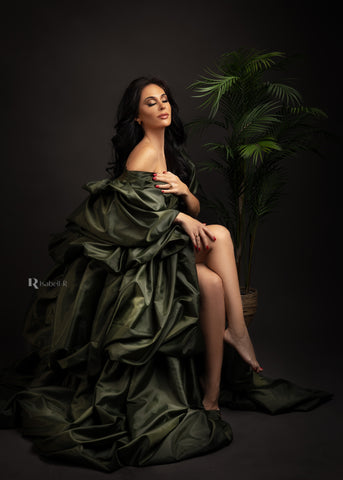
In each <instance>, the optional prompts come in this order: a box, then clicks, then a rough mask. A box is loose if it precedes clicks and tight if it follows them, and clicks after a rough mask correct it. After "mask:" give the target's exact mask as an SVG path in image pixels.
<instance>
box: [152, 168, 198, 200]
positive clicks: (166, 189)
mask: <svg viewBox="0 0 343 480" xmlns="http://www.w3.org/2000/svg"><path fill="white" fill-rule="evenodd" d="M152 179H153V180H154V181H155V182H163V183H162V184H158V185H155V187H156V188H159V189H160V190H161V192H162V193H173V194H174V195H188V194H189V193H190V192H189V189H188V187H187V185H186V184H185V183H183V182H181V180H180V179H179V177H178V176H177V175H174V173H171V172H163V173H155V174H154V175H153V177H152Z"/></svg>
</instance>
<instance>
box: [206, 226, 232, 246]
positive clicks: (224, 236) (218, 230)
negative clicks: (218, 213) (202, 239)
mask: <svg viewBox="0 0 343 480" xmlns="http://www.w3.org/2000/svg"><path fill="white" fill-rule="evenodd" d="M209 227H210V228H211V232H212V233H213V235H214V236H215V237H216V239H217V240H219V241H220V240H226V241H228V242H230V243H232V239H231V234H230V231H229V230H228V229H227V228H226V227H224V226H223V225H210V226H209Z"/></svg>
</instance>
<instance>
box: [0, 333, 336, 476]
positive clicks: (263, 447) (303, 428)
mask: <svg viewBox="0 0 343 480" xmlns="http://www.w3.org/2000/svg"><path fill="white" fill-rule="evenodd" d="M255 344H256V345H257V347H260V348H261V350H262V346H263V340H261V339H259V338H258V337H257V338H256V339H255ZM283 345H284V344H283ZM314 347H316V345H315V346H313V345H312V347H310V346H308V347H307V349H306V351H304V350H302V349H299V348H293V351H292V362H291V363H289V362H284V363H282V361H280V360H279V361H278V363H276V362H275V358H277V357H278V358H285V356H284V355H283V349H284V348H285V347H284V346H281V345H279V346H277V345H276V346H275V347H274V351H272V350H271V348H270V347H269V350H268V352H266V351H265V350H264V351H265V353H264V357H263V365H264V366H265V370H264V373H266V371H268V375H267V373H266V376H271V377H274V378H275V377H283V378H288V379H289V380H292V381H294V382H295V383H298V384H301V385H303V386H310V387H314V388H321V389H325V390H328V391H331V392H334V393H335V395H334V398H333V399H332V400H331V401H330V402H328V403H326V404H324V405H322V406H321V407H319V408H317V409H315V410H313V411H311V412H306V413H300V412H296V413H288V414H283V415H277V416H270V415H266V414H262V413H256V412H238V411H231V410H228V409H224V411H223V416H224V419H225V420H227V421H228V422H229V423H230V424H231V426H232V429H233V432H234V441H233V443H232V444H231V445H230V446H228V447H226V448H224V449H222V450H220V451H217V452H215V453H213V454H210V455H206V456H203V457H198V458H192V459H190V460H186V461H183V462H180V463H177V464H170V465H158V466H154V467H144V468H134V467H127V468H123V469H121V470H119V471H117V472H114V473H110V474H108V473H101V472H98V471H94V470H89V469H85V468H80V467H71V466H65V465H61V464H51V463H47V462H45V461H43V460H41V459H40V458H39V457H38V456H37V455H36V454H34V453H33V451H32V447H31V443H30V442H29V441H28V440H26V439H24V438H22V437H21V436H20V434H19V433H18V432H16V431H13V430H3V431H0V446H1V449H0V456H1V460H0V471H1V478H3V479H4V480H19V479H20V480H21V479H25V480H41V479H44V480H59V479H61V480H79V479H82V480H96V479H101V478H104V479H105V478H115V479H118V480H119V479H122V480H136V479H137V480H145V479H146V480H148V479H149V480H159V479H163V480H174V479H177V480H184V479H185V480H202V479H209V480H236V479H237V480H250V479H254V480H341V479H342V478H343V454H342V434H343V428H342V427H343V421H342V420H343V418H342V417H343V415H342V400H343V395H342V394H343V392H342V382H341V378H342V374H341V362H338V361H337V352H335V348H333V351H332V356H331V358H330V355H329V354H328V353H327V350H326V348H327V346H326V348H325V352H326V353H325V356H323V355H321V352H320V351H318V348H316V350H317V358H314V355H313V352H312V351H311V348H314ZM338 356H339V354H338ZM310 359H312V360H310ZM334 359H336V360H334ZM267 365H269V367H266V366H267ZM310 365H312V367H313V366H314V365H316V367H315V368H309V366H310Z"/></svg>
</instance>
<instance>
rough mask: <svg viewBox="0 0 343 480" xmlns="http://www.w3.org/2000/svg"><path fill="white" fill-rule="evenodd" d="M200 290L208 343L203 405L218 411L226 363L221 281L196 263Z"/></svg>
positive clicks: (203, 328)
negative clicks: (223, 367) (224, 363)
mask: <svg viewBox="0 0 343 480" xmlns="http://www.w3.org/2000/svg"><path fill="white" fill-rule="evenodd" d="M196 267H197V274H198V280H199V287H200V299H201V300H200V302H201V303H200V325H201V329H202V332H203V335H204V340H205V375H204V377H203V378H202V387H203V390H204V398H203V405H204V408H205V409H206V410H217V409H219V406H218V398H219V389H220V374H221V368H222V362H223V348H224V343H223V335H224V330H225V302H224V291H223V283H222V280H221V278H220V277H219V276H218V275H217V274H216V273H215V272H213V271H212V270H210V269H209V268H208V267H207V266H206V265H205V264H203V263H198V264H197V266H196Z"/></svg>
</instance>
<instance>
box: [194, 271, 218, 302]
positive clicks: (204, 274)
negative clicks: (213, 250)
mask: <svg viewBox="0 0 343 480" xmlns="http://www.w3.org/2000/svg"><path fill="white" fill-rule="evenodd" d="M205 269H206V271H205ZM199 273H200V275H199V274H198V279H199V286H200V290H201V294H202V295H208V296H210V297H214V296H216V295H218V294H221V292H222V291H223V281H222V279H221V277H220V276H219V275H218V274H217V273H215V272H214V271H213V270H210V269H209V268H207V267H205V268H204V271H201V272H199Z"/></svg>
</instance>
